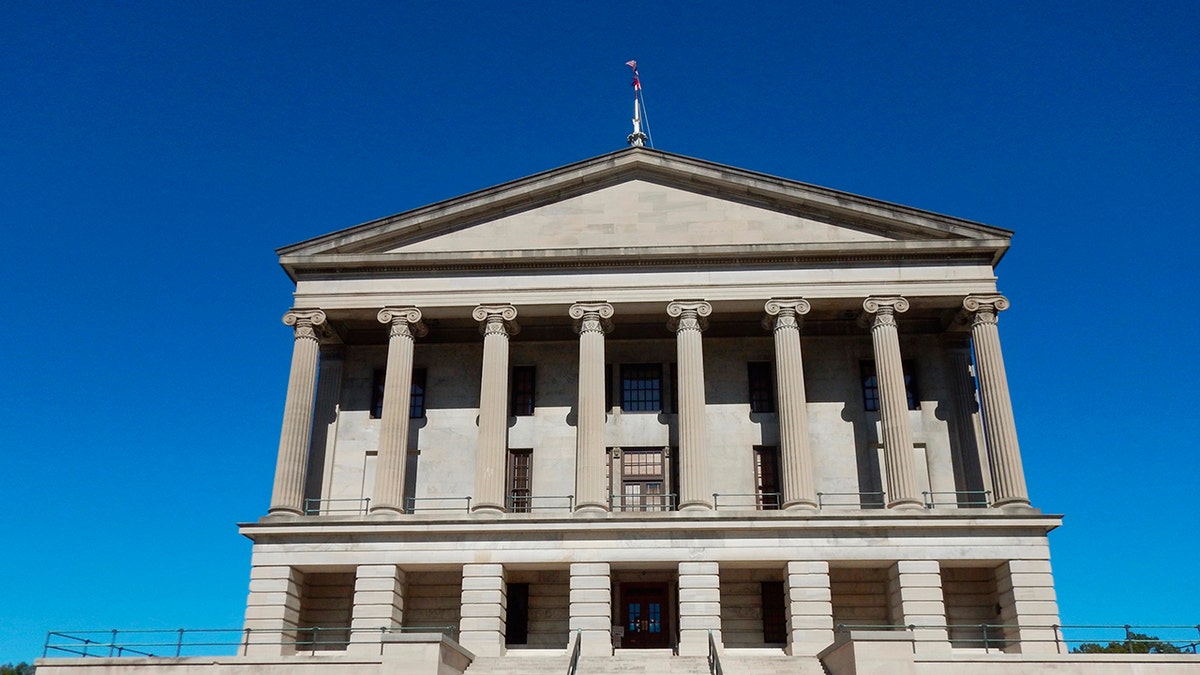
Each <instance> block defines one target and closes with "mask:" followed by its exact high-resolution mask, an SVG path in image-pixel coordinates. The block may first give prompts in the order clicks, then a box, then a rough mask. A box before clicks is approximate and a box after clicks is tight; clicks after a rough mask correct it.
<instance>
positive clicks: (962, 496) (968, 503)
mask: <svg viewBox="0 0 1200 675" xmlns="http://www.w3.org/2000/svg"><path fill="white" fill-rule="evenodd" d="M921 495H922V496H924V497H925V508H927V509H932V508H934V507H937V506H957V507H959V508H963V507H967V508H977V509H978V508H987V507H989V506H991V505H992V492H991V490H949V491H942V492H922V493H921ZM939 495H953V501H949V500H947V501H938V496H939Z"/></svg>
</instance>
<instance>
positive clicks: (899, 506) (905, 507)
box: [887, 499, 925, 511]
mask: <svg viewBox="0 0 1200 675" xmlns="http://www.w3.org/2000/svg"><path fill="white" fill-rule="evenodd" d="M887 507H888V508H889V509H892V510H895V511H924V510H925V505H924V504H922V503H921V502H920V501H919V500H916V499H897V500H896V501H894V502H889V503H888V505H887Z"/></svg>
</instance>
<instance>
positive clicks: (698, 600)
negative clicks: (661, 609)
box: [679, 562, 723, 656]
mask: <svg viewBox="0 0 1200 675" xmlns="http://www.w3.org/2000/svg"><path fill="white" fill-rule="evenodd" d="M710 631H711V632H712V635H713V639H714V640H715V641H716V643H717V648H718V649H720V648H721V647H722V644H723V643H722V641H721V576H720V566H719V565H718V564H717V563H715V562H681V563H679V655H680V656H705V655H707V654H708V634H709V632H710Z"/></svg>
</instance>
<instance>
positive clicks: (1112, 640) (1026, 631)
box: [835, 623, 1200, 654]
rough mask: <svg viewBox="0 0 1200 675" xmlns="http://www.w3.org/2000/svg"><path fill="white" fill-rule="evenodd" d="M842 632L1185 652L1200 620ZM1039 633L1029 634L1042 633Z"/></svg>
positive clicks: (1197, 641) (1001, 645)
mask: <svg viewBox="0 0 1200 675" xmlns="http://www.w3.org/2000/svg"><path fill="white" fill-rule="evenodd" d="M835 628H836V630H837V631H838V632H839V633H844V632H849V631H855V630H861V631H903V630H907V631H912V632H913V635H912V641H913V643H914V650H915V649H916V646H915V643H917V642H949V643H950V645H951V646H952V647H956V648H965V649H983V651H984V653H991V652H994V651H995V652H1002V651H1004V650H1006V649H1007V648H1008V647H1010V646H1012V645H1017V644H1021V643H1054V645H1055V651H1056V652H1057V653H1059V654H1066V653H1091V652H1100V653H1116V652H1128V653H1131V654H1148V653H1181V654H1196V653H1197V652H1198V650H1200V625H1195V626H1183V625H1168V624H1160V625H1142V626H1135V625H1132V624H1123V625H1116V624H1072V625H1062V624H1052V625H1049V626H1031V625H1017V624H994V623H977V624H931V625H920V626H918V625H916V624H907V625H904V624H844V623H839V624H837V626H836V627H835ZM923 630H936V631H945V632H946V638H945V639H943V638H941V637H940V636H939V637H936V638H931V637H928V636H927V635H926V634H922V633H920V632H919V631H923ZM1039 634H1040V636H1039V637H1029V636H1030V635H1039Z"/></svg>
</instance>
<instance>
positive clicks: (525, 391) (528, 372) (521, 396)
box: [510, 366, 537, 417]
mask: <svg viewBox="0 0 1200 675" xmlns="http://www.w3.org/2000/svg"><path fill="white" fill-rule="evenodd" d="M536 376H537V373H536V371H535V370H534V367H533V366H516V367H515V368H513V372H512V400H511V401H510V407H511V408H512V414H513V415H516V416H518V417H520V416H526V415H532V414H533V400H534V386H535V383H536V382H537V377H536Z"/></svg>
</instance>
